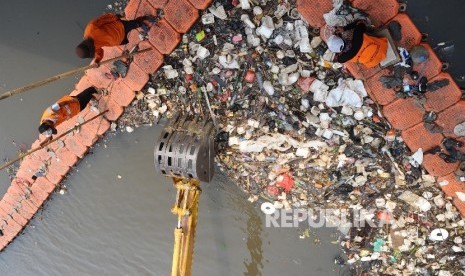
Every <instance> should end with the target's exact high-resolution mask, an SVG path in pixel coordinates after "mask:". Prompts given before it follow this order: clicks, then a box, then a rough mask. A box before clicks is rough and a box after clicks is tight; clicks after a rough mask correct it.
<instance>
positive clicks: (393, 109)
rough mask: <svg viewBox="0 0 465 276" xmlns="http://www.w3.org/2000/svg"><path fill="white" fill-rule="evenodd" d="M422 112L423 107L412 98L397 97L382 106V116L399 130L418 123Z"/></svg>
mask: <svg viewBox="0 0 465 276" xmlns="http://www.w3.org/2000/svg"><path fill="white" fill-rule="evenodd" d="M424 113H425V110H424V108H423V107H422V106H421V105H420V104H419V103H418V102H416V100H415V99H414V98H408V99H405V100H404V99H398V100H396V101H394V102H392V103H390V104H388V105H386V106H384V107H383V114H384V116H385V117H386V118H387V119H388V120H389V122H390V123H391V125H392V126H393V127H394V128H396V129H399V130H404V129H408V128H410V127H412V126H414V125H416V124H419V123H420V122H421V121H422V120H423V114H424Z"/></svg>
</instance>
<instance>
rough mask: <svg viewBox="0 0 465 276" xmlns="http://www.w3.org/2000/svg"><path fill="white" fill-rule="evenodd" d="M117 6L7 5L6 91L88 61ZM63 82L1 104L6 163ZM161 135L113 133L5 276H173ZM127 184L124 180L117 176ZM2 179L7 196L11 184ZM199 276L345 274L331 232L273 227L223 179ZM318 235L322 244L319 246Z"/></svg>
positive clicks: (0, 17)
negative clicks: (157, 168)
mask: <svg viewBox="0 0 465 276" xmlns="http://www.w3.org/2000/svg"><path fill="white" fill-rule="evenodd" d="M107 4H112V2H111V1H94V0H80V1H77V0H42V1H33V0H21V1H12V0H4V1H3V2H2V5H1V7H2V8H1V9H0V24H1V26H2V28H0V36H1V37H2V40H1V42H0V60H1V61H2V63H1V65H0V92H4V91H6V90H8V89H11V88H15V87H18V86H20V85H24V84H26V83H29V82H31V81H34V80H39V79H42V78H45V77H48V76H51V75H54V74H56V73H59V72H64V71H67V70H69V69H71V68H73V67H77V66H82V65H84V64H85V62H83V61H81V60H78V59H77V58H76V57H75V56H74V47H75V45H76V44H77V43H79V42H80V39H81V37H82V27H83V26H85V24H86V23H87V21H88V20H89V19H91V18H93V17H95V16H97V15H99V14H101V13H102V12H103V11H104V10H105V8H106V5H107ZM76 81H77V78H70V79H66V80H63V81H58V82H56V83H54V84H51V85H47V86H45V87H43V88H38V89H35V90H33V91H32V92H30V93H27V94H23V95H20V96H17V97H14V98H10V99H7V100H4V101H2V102H0V114H1V115H0V157H1V158H2V159H3V158H5V157H10V158H11V157H13V156H14V155H15V152H16V147H15V145H14V144H13V142H15V143H16V144H21V143H24V144H25V145H28V146H29V145H30V144H31V143H32V142H33V140H34V139H35V138H36V137H37V130H36V129H37V124H38V120H39V118H40V115H41V113H42V111H43V110H44V109H45V108H46V107H47V106H48V105H50V104H51V103H52V102H53V101H54V100H55V99H57V98H59V97H60V96H62V95H64V94H65V93H68V92H70V91H71V90H72V88H73V85H74V83H75V82H76ZM159 132H160V128H159V127H151V128H148V127H147V128H139V129H137V130H136V131H135V132H133V133H131V134H128V133H122V134H118V135H116V136H114V135H110V136H109V137H108V138H107V139H105V140H104V141H101V142H100V143H99V144H98V145H97V146H96V147H95V148H94V149H93V150H92V153H91V154H89V155H88V156H87V157H85V159H84V160H83V161H81V162H80V164H79V165H78V166H77V167H76V168H75V169H74V170H73V172H72V173H71V175H70V176H69V177H68V179H67V180H66V181H65V182H64V184H65V185H66V186H67V187H68V192H67V193H66V194H64V195H60V194H54V195H53V196H52V197H51V200H50V201H49V202H48V203H47V204H46V206H45V208H44V209H43V210H42V211H41V212H40V213H39V214H38V215H36V217H35V218H34V219H33V220H32V221H31V223H30V224H29V227H27V229H26V230H25V231H24V234H23V235H21V236H20V237H18V238H17V239H16V240H15V241H14V242H13V243H12V244H11V245H10V246H9V247H8V248H7V249H6V250H5V251H4V252H2V253H0V275H2V276H3V275H5V276H7V275H15V276H16V275H168V274H169V271H170V268H171V254H172V241H173V233H172V231H173V228H174V226H175V223H176V219H175V217H174V216H172V215H171V213H170V208H171V205H172V204H173V201H174V197H175V190H174V189H173V188H172V183H171V182H170V181H169V179H166V178H164V177H161V176H160V175H157V174H156V173H155V172H154V169H153V165H152V164H153V154H152V150H153V146H154V143H155V140H156V139H157V137H158V135H159ZM118 175H120V176H121V179H120V178H118ZM9 183H10V182H9V181H8V177H7V175H6V173H5V172H1V173H0V194H3V193H4V192H5V191H6V189H7V188H8V185H9ZM202 188H203V193H202V195H201V198H200V206H199V211H200V212H199V221H198V229H197V239H196V246H195V257H194V268H193V273H194V275H247V276H249V275H250V276H253V275H339V274H340V272H339V271H338V268H337V267H335V266H334V265H333V258H334V257H335V256H337V255H338V253H339V249H338V246H337V245H334V244H333V243H331V241H332V240H335V238H334V237H333V235H332V233H333V231H334V229H320V230H318V231H317V233H316V234H315V235H313V234H312V236H311V237H310V238H307V239H304V240H301V239H299V231H298V229H294V228H291V229H289V228H286V229H284V228H281V229H278V228H267V227H265V225H264V216H263V214H262V213H261V211H260V210H259V209H258V208H257V207H256V206H255V205H253V204H251V203H249V202H248V201H247V197H246V196H245V195H244V194H243V193H242V191H241V190H239V189H238V188H237V187H236V186H235V185H234V183H232V182H231V181H230V180H228V179H227V178H226V177H225V176H224V175H222V174H221V173H219V172H218V173H217V174H216V176H215V178H214V181H213V182H212V183H210V184H206V185H203V186H202ZM315 239H320V240H321V244H318V245H316V244H315V243H314V240H315Z"/></svg>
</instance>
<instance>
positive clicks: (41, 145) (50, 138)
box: [40, 135, 53, 148]
mask: <svg viewBox="0 0 465 276" xmlns="http://www.w3.org/2000/svg"><path fill="white" fill-rule="evenodd" d="M52 139H53V137H52V136H51V135H50V136H49V137H46V138H45V140H44V141H42V142H41V143H40V147H41V148H42V147H44V146H45V145H47V144H48V142H50V141H52Z"/></svg>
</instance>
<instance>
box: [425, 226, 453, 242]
mask: <svg viewBox="0 0 465 276" xmlns="http://www.w3.org/2000/svg"><path fill="white" fill-rule="evenodd" d="M448 237H449V232H447V230H446V229H443V228H437V229H434V230H433V231H431V233H430V234H429V239H430V240H432V241H445V240H446V239H447V238H448Z"/></svg>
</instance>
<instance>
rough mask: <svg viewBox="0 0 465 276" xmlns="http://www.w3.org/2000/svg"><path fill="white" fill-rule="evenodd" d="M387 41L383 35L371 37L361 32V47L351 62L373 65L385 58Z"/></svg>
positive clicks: (369, 66) (367, 65) (370, 66)
mask: <svg viewBox="0 0 465 276" xmlns="http://www.w3.org/2000/svg"><path fill="white" fill-rule="evenodd" d="M387 49H388V41H387V38H385V37H373V36H369V35H367V34H363V43H362V47H360V50H359V51H358V53H357V55H356V56H355V57H353V58H352V59H351V60H350V61H351V62H358V63H361V64H363V65H365V66H366V67H368V68H372V67H375V66H376V65H378V64H379V63H380V62H381V61H383V60H384V59H385V58H386V54H387Z"/></svg>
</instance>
